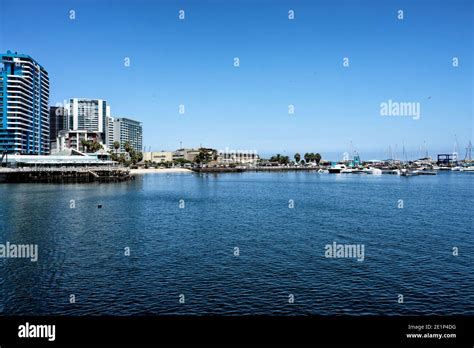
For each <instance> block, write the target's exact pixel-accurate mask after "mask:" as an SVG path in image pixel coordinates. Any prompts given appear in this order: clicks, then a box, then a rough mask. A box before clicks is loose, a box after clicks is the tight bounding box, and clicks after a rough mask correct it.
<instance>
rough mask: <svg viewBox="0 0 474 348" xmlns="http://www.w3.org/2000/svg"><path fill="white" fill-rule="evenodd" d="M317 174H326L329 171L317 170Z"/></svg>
mask: <svg viewBox="0 0 474 348" xmlns="http://www.w3.org/2000/svg"><path fill="white" fill-rule="evenodd" d="M318 173H320V174H327V173H329V171H328V170H326V169H319V170H318Z"/></svg>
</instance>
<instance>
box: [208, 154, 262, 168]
mask: <svg viewBox="0 0 474 348" xmlns="http://www.w3.org/2000/svg"><path fill="white" fill-rule="evenodd" d="M259 159H260V157H259V156H258V154H256V153H255V152H247V151H223V152H219V153H218V155H217V161H218V162H219V163H221V164H230V163H238V164H252V165H255V164H257V162H258V160H259Z"/></svg>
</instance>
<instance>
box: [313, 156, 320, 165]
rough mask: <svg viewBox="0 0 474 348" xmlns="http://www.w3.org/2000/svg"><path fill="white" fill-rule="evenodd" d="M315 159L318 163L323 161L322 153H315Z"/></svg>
mask: <svg viewBox="0 0 474 348" xmlns="http://www.w3.org/2000/svg"><path fill="white" fill-rule="evenodd" d="M314 160H315V161H316V163H317V164H319V162H321V155H320V154H319V153H317V154H316V155H314Z"/></svg>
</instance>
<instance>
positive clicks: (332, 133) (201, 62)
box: [0, 0, 473, 159]
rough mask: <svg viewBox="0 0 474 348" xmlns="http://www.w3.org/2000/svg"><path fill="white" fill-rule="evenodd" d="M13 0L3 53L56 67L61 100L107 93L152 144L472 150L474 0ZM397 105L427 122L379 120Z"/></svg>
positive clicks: (4, 19) (55, 95)
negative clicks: (400, 13) (413, 106)
mask: <svg viewBox="0 0 474 348" xmlns="http://www.w3.org/2000/svg"><path fill="white" fill-rule="evenodd" d="M0 2H1V7H0V22H1V23H0V51H2V52H4V51H6V50H8V49H9V50H12V51H18V52H19V53H25V54H29V55H31V56H32V57H33V58H35V59H36V60H37V61H38V62H39V63H40V64H42V65H43V66H44V67H45V68H46V69H47V70H48V71H49V75H50V83H51V95H50V103H51V104H52V105H54V104H55V103H57V102H62V101H63V100H64V99H67V98H70V97H90V98H103V99H106V100H107V101H108V102H109V104H110V105H111V111H112V115H113V116H127V117H130V118H134V119H137V120H140V121H142V122H143V124H144V145H145V146H146V149H147V150H148V147H151V149H152V150H161V149H169V150H172V149H176V148H177V147H179V143H180V141H182V142H183V146H186V147H191V146H199V145H200V144H202V145H206V146H211V147H214V148H217V149H225V148H226V147H229V148H232V149H248V150H257V151H259V152H260V153H264V154H265V153H277V152H279V153H285V154H288V155H291V156H292V154H293V153H294V152H295V151H299V152H302V153H304V152H306V151H310V152H316V151H319V152H321V153H323V155H324V154H325V153H330V152H333V151H336V152H342V151H348V150H349V143H350V142H351V141H352V143H353V146H354V148H356V149H357V150H359V152H361V155H363V154H364V153H366V154H367V155H366V156H363V158H366V159H367V157H368V156H370V155H368V154H369V153H371V154H373V153H375V154H379V153H382V152H383V151H384V150H386V149H387V148H388V146H389V145H391V146H392V147H395V144H398V145H397V146H398V147H397V148H398V150H399V151H400V152H401V150H400V149H401V146H402V143H404V144H405V146H406V148H407V149H408V150H409V151H416V150H417V149H419V147H420V146H421V145H423V143H424V142H425V141H426V146H427V148H428V150H430V154H432V155H434V154H435V151H441V150H444V151H452V149H453V144H454V135H455V134H456V135H457V138H458V140H459V145H460V149H461V150H462V151H461V152H462V153H463V154H464V147H465V145H466V143H467V141H468V140H471V139H472V138H473V122H472V116H473V70H472V58H473V57H472V54H473V4H472V1H470V0H443V1H441V0H433V1H426V0H409V1H402V0H400V1H398V0H397V1H395V0H372V1H351V0H345V1H337V0H336V1H329V0H327V1H317V0H288V1H278V0H277V1H270V0H261V1H257V0H221V1H217V0H214V1H204V0H203V1H196V0H192V1H191V0H190V1H185V0H180V1H177V0H176V1H151V0H147V1H144V0H142V1H118V0H116V1H97V0H94V1H92V0H81V1H72V0H69V1H65V0H61V1H60V0H58V1H52V0H49V1H37V0H15V1H7V0H0ZM180 9H184V10H185V11H186V19H185V20H184V21H180V20H179V19H178V11H179V10H180ZM290 9H293V10H294V11H295V19H294V20H293V21H290V20H288V17H287V16H288V10H290ZM399 9H402V10H404V15H405V18H404V20H402V21H400V20H398V19H397V10H399ZM70 10H74V11H75V12H76V19H75V20H70V19H69V11H70ZM454 56H455V57H458V58H459V67H458V68H453V67H452V64H451V63H452V57H454ZM125 57H130V61H131V66H130V67H125V66H124V58H125ZM234 57H239V58H240V60H241V66H240V67H239V68H234V67H233V58H234ZM343 57H349V59H350V66H349V67H348V68H344V67H343V66H342V59H343ZM388 99H392V100H394V101H400V102H419V103H420V105H421V118H420V119H419V120H413V119H412V118H409V117H392V118H389V117H382V116H380V103H382V102H384V101H388ZM179 104H184V105H185V108H186V113H185V114H184V115H180V114H179V113H178V105H179ZM289 104H293V105H295V114H294V115H289V114H288V105H289Z"/></svg>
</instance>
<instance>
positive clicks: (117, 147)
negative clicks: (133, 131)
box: [114, 141, 120, 153]
mask: <svg viewBox="0 0 474 348" xmlns="http://www.w3.org/2000/svg"><path fill="white" fill-rule="evenodd" d="M114 149H115V153H117V151H118V149H120V142H118V141H114Z"/></svg>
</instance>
